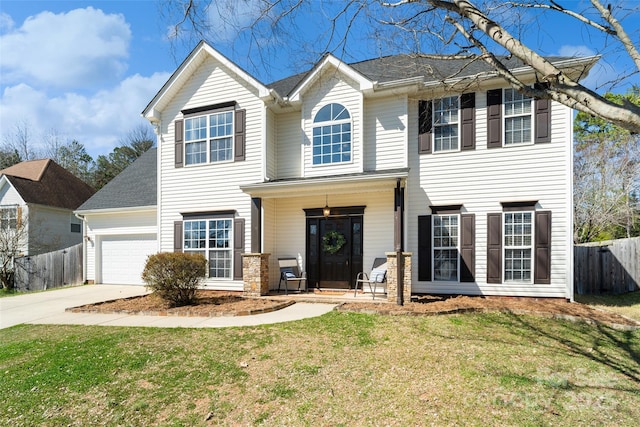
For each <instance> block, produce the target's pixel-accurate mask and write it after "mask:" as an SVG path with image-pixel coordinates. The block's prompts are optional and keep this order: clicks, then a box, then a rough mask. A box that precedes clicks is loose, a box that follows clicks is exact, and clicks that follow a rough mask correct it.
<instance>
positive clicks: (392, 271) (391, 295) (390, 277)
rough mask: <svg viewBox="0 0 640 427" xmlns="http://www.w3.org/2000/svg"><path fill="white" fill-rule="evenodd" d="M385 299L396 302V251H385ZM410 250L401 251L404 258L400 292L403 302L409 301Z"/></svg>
mask: <svg viewBox="0 0 640 427" xmlns="http://www.w3.org/2000/svg"><path fill="white" fill-rule="evenodd" d="M385 255H386V256H387V301H389V302H392V303H394V304H397V303H398V273H397V270H398V263H397V260H396V255H397V254H396V252H387V253H385ZM412 255H413V254H412V253H411V252H402V258H403V260H404V274H403V275H402V277H403V286H404V292H403V293H402V295H403V299H404V302H409V301H411V256H412Z"/></svg>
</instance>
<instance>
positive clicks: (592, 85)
mask: <svg viewBox="0 0 640 427" xmlns="http://www.w3.org/2000/svg"><path fill="white" fill-rule="evenodd" d="M558 55H560V56H594V55H597V53H596V52H595V51H594V50H593V49H591V48H590V47H588V46H584V45H575V46H574V45H563V46H560V48H559V50H558ZM620 75H621V73H620V71H619V70H617V69H616V67H615V66H614V65H613V64H609V63H607V61H606V58H604V57H603V58H602V59H600V60H599V61H598V62H597V63H596V64H595V65H594V66H593V68H592V69H591V71H589V75H588V76H587V77H586V78H585V79H584V80H582V81H581V82H580V83H582V84H583V85H584V86H586V87H588V88H589V89H592V90H595V91H597V92H603V90H605V91H606V90H609V89H611V84H612V82H616V81H617V79H618V78H619V77H620Z"/></svg>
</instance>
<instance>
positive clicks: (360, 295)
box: [242, 252, 412, 303]
mask: <svg viewBox="0 0 640 427" xmlns="http://www.w3.org/2000/svg"><path fill="white" fill-rule="evenodd" d="M270 256H271V255H270V254H265V253H250V254H243V255H242V261H243V262H242V266H243V282H244V288H243V295H244V296H250V297H260V296H269V297H270V298H275V299H295V300H296V301H299V302H380V303H383V302H390V303H398V298H399V296H400V295H399V293H398V287H399V286H400V287H401V288H402V300H403V301H407V302H408V301H410V300H411V271H412V270H411V269H412V254H411V253H410V252H401V253H400V257H401V264H400V265H401V269H400V272H398V262H397V256H398V254H397V253H396V252H387V253H386V257H387V276H386V283H384V287H382V286H381V285H382V284H381V285H380V286H379V287H378V291H377V292H376V294H375V299H374V298H373V294H372V293H370V292H369V289H368V288H367V287H366V286H365V287H364V289H358V291H356V292H354V289H353V288H351V289H332V288H317V287H312V286H311V287H308V289H306V290H301V291H298V290H297V289H296V290H290V291H288V292H284V290H280V291H278V289H271V288H270V286H269V283H270V279H271V277H273V276H272V275H275V276H276V277H279V276H280V270H279V269H277V270H276V271H272V270H270V262H269V258H270ZM384 289H386V294H385V293H383V292H382V290H384Z"/></svg>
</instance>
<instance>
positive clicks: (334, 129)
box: [313, 104, 351, 165]
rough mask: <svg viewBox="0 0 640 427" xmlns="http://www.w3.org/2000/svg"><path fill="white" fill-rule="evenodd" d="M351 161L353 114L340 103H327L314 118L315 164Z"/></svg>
mask: <svg viewBox="0 0 640 427" xmlns="http://www.w3.org/2000/svg"><path fill="white" fill-rule="evenodd" d="M350 161H351V115H350V114H349V111H347V109H346V108H345V107H344V106H343V105H340V104H327V105H325V106H324V107H322V108H321V109H320V111H318V113H317V114H316V117H315V118H314V119H313V164H314V165H326V164H330V163H343V162H350Z"/></svg>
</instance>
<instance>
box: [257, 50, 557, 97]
mask: <svg viewBox="0 0 640 427" xmlns="http://www.w3.org/2000/svg"><path fill="white" fill-rule="evenodd" d="M499 59H501V60H502V61H503V63H504V64H505V65H506V66H507V68H509V69H514V68H520V67H524V66H525V65H524V64H523V63H522V61H520V60H519V59H517V58H515V57H499ZM546 59H547V60H549V61H550V62H555V61H558V60H563V59H568V57H547V58H546ZM349 65H350V66H351V67H353V69H355V70H356V71H358V72H359V73H360V74H362V75H364V76H365V77H366V78H368V79H369V80H371V81H374V82H378V83H387V82H392V81H396V80H403V79H409V78H412V77H423V79H424V82H431V81H433V82H437V81H442V80H443V79H446V78H449V77H469V76H474V75H476V74H479V73H484V72H490V71H493V69H492V68H491V66H490V65H489V64H487V63H486V62H485V61H483V60H481V59H475V60H469V59H447V58H446V57H445V56H443V57H442V59H437V58H436V59H433V58H423V57H416V56H414V55H393V56H385V57H381V58H375V59H369V60H366V61H361V62H355V63H352V64H349ZM308 73H309V71H307V72H304V73H300V74H296V75H294V76H290V77H287V78H284V79H282V80H278V81H275V82H273V83H271V84H268V85H267V87H269V88H271V89H275V91H276V92H278V94H280V95H281V96H287V95H289V94H290V93H291V92H292V91H293V89H294V88H295V87H296V85H298V83H300V82H301V81H302V80H303V79H304V78H305V77H306V76H307V74H308Z"/></svg>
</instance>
